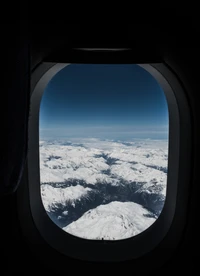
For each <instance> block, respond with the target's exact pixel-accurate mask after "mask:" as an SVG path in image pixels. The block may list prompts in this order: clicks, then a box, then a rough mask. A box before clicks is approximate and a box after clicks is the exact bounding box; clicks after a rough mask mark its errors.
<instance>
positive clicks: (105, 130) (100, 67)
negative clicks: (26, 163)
mask: <svg viewBox="0 0 200 276" xmlns="http://www.w3.org/2000/svg"><path fill="white" fill-rule="evenodd" d="M168 130H169V118H168V106H167V101H166V98H165V94H164V92H163V90H162V88H161V87H160V85H159V84H158V83H157V81H156V80H155V79H154V78H153V77H152V75H150V73H148V72H147V71H146V70H145V69H143V68H142V67H140V66H139V65H136V64H70V65H68V66H66V67H65V68H64V69H62V70H61V71H59V72H58V73H57V74H56V75H55V76H54V77H53V78H52V79H51V81H50V82H49V83H48V85H47V87H46V89H45V91H44V94H43V97H42V100H41V104H40V115H39V140H40V145H39V150H40V191H41V198H42V202H43V205H44V208H45V210H46V212H47V214H48V216H49V217H50V219H51V220H52V221H53V222H54V223H55V224H56V225H57V226H58V227H60V228H62V229H63V231H66V232H67V233H69V234H72V235H74V236H77V237H80V238H85V239H92V240H96V239H100V240H102V239H103V240H121V239H126V238H130V237H132V236H135V235H137V234H139V233H141V232H143V231H144V230H146V229H147V228H148V227H150V226H151V225H152V224H153V223H154V222H155V221H156V220H157V219H158V217H159V215H160V213H161V211H162V209H163V206H164V203H165V198H166V190H167V168H168Z"/></svg>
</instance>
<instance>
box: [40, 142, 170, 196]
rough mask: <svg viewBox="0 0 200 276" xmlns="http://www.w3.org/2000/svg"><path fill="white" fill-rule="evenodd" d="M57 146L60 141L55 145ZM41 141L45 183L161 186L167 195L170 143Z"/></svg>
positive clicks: (42, 181) (42, 168)
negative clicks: (157, 184) (154, 184)
mask: <svg viewBox="0 0 200 276" xmlns="http://www.w3.org/2000/svg"><path fill="white" fill-rule="evenodd" d="M55 143H57V142H55ZM55 143H53V142H52V143H47V142H45V141H41V142H40V178H41V183H49V182H64V181H66V180H70V179H79V180H83V181H85V182H86V183H88V184H94V185H95V184H96V183H97V182H98V183H100V182H102V183H109V184H112V185H118V184H120V182H121V180H125V181H128V182H131V181H136V182H145V183H149V184H147V185H152V183H155V182H157V183H159V184H160V185H162V186H163V190H162V193H163V195H165V193H166V190H165V188H166V182H167V174H166V171H167V162H168V144H167V142H165V141H159V142H158V141H154V142H153V141H151V140H150V141H148V140H146V141H137V142H129V143H122V142H113V141H101V140H98V139H90V140H89V141H88V140H87V139H85V140H83V141H81V143H80V142H79V143H78V142H76V143H72V142H70V141H69V142H68V143H63V144H62V143H57V144H55Z"/></svg>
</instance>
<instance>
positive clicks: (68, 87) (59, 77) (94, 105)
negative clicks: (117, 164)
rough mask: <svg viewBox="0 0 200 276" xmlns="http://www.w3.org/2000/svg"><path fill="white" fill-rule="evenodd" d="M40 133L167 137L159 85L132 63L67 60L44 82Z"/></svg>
mask: <svg viewBox="0 0 200 276" xmlns="http://www.w3.org/2000/svg"><path fill="white" fill-rule="evenodd" d="M39 125H40V138H41V139H44V138H48V139H50V138H52V139H53V138H56V139H57V138H59V137H60V138H64V137H66V138H70V137H75V138H100V139H113V140H132V139H134V138H137V139H138V138H142V139H144V138H145V139H167V138H168V107H167V101H166V98H165V95H164V92H163V90H162V88H161V87H160V86H159V84H158V83H157V81H156V80H155V79H154V78H153V77H152V76H151V75H150V73H148V72H147V71H146V70H145V69H143V68H141V67H140V66H139V65H135V64H70V65H68V66H66V67H65V68H63V69H62V70H61V71H59V72H58V73H57V74H56V75H55V76H54V77H53V78H52V79H51V81H50V82H49V83H48V85H47V87H46V89H45V91H44V94H43V97H42V100H41V104H40V122H39Z"/></svg>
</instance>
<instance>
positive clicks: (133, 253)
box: [21, 62, 191, 261]
mask: <svg viewBox="0 0 200 276" xmlns="http://www.w3.org/2000/svg"><path fill="white" fill-rule="evenodd" d="M67 65H69V64H64V63H50V62H43V63H41V64H40V65H39V66H38V67H37V68H36V69H35V70H34V72H33V73H32V77H31V105H30V118H29V153H28V162H27V177H26V182H27V183H26V184H27V185H28V197H29V200H30V211H31V217H32V220H33V224H34V227H36V228H37V230H38V231H39V233H40V235H41V237H42V239H44V240H45V241H46V242H47V243H48V244H49V245H50V246H51V247H52V248H54V249H56V250H57V251H59V252H61V253H62V254H64V255H66V256H69V257H74V258H78V259H80V260H87V261H88V260H89V261H123V260H130V259H137V258H140V257H142V256H144V255H145V254H148V253H149V252H151V251H152V250H154V249H155V248H157V247H159V245H160V244H161V243H162V241H163V240H164V238H165V239H166V237H167V241H168V245H169V246H170V247H171V248H174V247H176V246H177V245H178V243H179V241H180V239H181V233H182V232H183V229H184V224H185V214H186V206H187V204H186V203H187V192H186V191H187V189H188V182H189V176H190V170H191V167H190V163H189V164H187V160H189V159H190V154H191V123H190V122H191V118H190V108H189V104H188V102H187V98H186V95H185V92H184V89H183V88H182V86H181V84H180V82H179V81H178V79H177V77H176V76H175V74H173V73H172V71H171V70H170V69H169V68H168V67H167V65H166V64H164V63H162V64H161V63H160V64H138V65H139V66H141V67H143V68H144V69H145V70H147V71H148V72H149V73H150V74H151V75H152V76H153V77H154V78H155V79H156V80H157V81H158V83H159V84H160V85H161V87H162V88H163V90H164V92H165V96H166V100H167V103H168V109H169V140H168V141H169V155H168V176H167V193H166V200H165V204H164V208H163V210H162V212H161V215H160V216H159V218H158V219H157V220H156V221H155V223H153V224H152V225H151V226H150V227H149V228H148V229H146V230H145V231H143V232H142V233H140V234H138V235H136V236H133V237H131V238H128V239H125V240H114V241H107V240H106V241H101V240H86V239H82V238H79V237H75V236H73V235H70V234H68V233H67V232H64V231H63V230H62V229H60V228H59V227H58V226H57V225H56V224H54V222H53V221H52V220H51V219H50V218H49V216H48V215H47V213H46V211H45V209H44V207H43V204H42V199H41V193H40V165H39V109H40V101H41V99H42V94H43V92H44V90H45V87H46V85H47V84H48V82H49V81H50V79H51V78H52V77H53V76H54V75H55V74H56V73H58V72H59V70H61V69H63V68H64V67H65V66H67ZM185 125H186V126H187V129H185V128H184V126H185ZM180 153H181V154H180ZM185 168H187V169H185ZM179 172H181V175H180V173H179ZM21 199H23V196H21ZM21 204H22V205H23V203H22V200H21ZM22 205H21V208H22ZM177 214H178V215H179V218H180V219H179V223H178V224H177V223H175V225H176V228H174V222H175V220H174V216H177ZM176 221H177V220H176ZM25 231H26V229H25ZM68 245H70V246H68ZM86 248H87V252H86V251H85V249H86ZM122 252H123V253H122ZM165 253H166V252H163V254H164V255H165Z"/></svg>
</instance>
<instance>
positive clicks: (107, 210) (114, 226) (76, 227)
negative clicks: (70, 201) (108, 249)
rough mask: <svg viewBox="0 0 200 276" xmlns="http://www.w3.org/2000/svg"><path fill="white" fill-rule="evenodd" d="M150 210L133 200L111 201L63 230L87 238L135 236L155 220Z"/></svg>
mask: <svg viewBox="0 0 200 276" xmlns="http://www.w3.org/2000/svg"><path fill="white" fill-rule="evenodd" d="M145 215H149V212H148V211H147V210H146V209H145V208H143V207H142V206H141V205H139V204H136V203H133V202H116V201H114V202H111V203H109V204H106V205H100V206H98V207H97V208H95V209H92V210H89V211H87V212H86V213H85V214H84V215H83V216H82V217H81V218H79V219H78V220H76V221H74V222H72V223H71V224H69V225H68V226H67V227H64V228H63V230H64V231H66V232H67V233H69V234H72V235H75V236H77V237H81V238H86V239H102V238H103V239H105V240H113V239H118V240H119V239H125V238H130V237H132V236H135V235H137V234H139V233H141V232H143V231H144V230H145V229H147V228H148V227H149V226H151V225H152V224H153V223H154V222H155V218H151V217H147V216H145Z"/></svg>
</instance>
